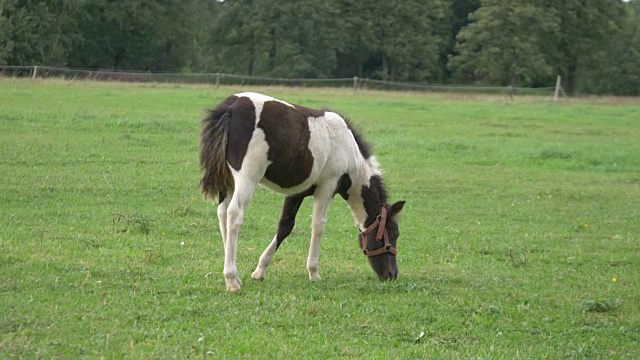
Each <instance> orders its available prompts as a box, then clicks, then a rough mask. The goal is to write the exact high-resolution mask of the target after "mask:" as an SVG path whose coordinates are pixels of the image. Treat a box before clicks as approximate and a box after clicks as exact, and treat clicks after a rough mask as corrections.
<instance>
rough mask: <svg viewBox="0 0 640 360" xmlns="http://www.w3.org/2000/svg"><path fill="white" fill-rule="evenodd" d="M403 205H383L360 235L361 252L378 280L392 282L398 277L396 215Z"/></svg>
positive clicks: (400, 203)
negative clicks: (374, 218)
mask: <svg viewBox="0 0 640 360" xmlns="http://www.w3.org/2000/svg"><path fill="white" fill-rule="evenodd" d="M404 204H405V202H404V201H398V202H396V203H395V204H393V205H383V206H382V208H381V209H380V215H378V216H377V217H376V220H375V221H374V222H373V223H372V224H371V225H369V226H368V227H367V228H366V229H365V230H364V231H362V232H361V233H360V239H359V240H360V247H361V249H362V252H363V253H364V254H365V255H366V256H367V258H368V259H369V264H371V268H372V269H373V271H374V272H375V273H376V275H378V278H379V279H380V280H393V279H395V278H397V277H398V265H397V262H396V254H397V253H398V250H397V245H396V244H397V242H398V237H399V236H400V231H399V229H398V216H397V215H398V213H399V212H400V211H401V210H402V208H403V207H404Z"/></svg>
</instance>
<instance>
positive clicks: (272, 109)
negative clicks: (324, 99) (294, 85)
mask: <svg viewBox="0 0 640 360" xmlns="http://www.w3.org/2000/svg"><path fill="white" fill-rule="evenodd" d="M323 115H324V111H320V110H314V109H309V108H306V107H303V106H295V107H293V108H292V107H290V106H287V105H285V104H283V103H280V102H278V101H267V102H265V103H264V106H263V108H262V113H261V114H260V122H258V127H259V128H261V129H262V130H263V131H264V133H265V140H266V142H267V144H269V153H268V154H267V158H268V159H269V161H271V164H270V165H269V167H268V168H267V171H266V173H265V178H266V179H267V180H269V181H270V182H272V183H274V184H277V185H278V186H280V187H282V188H284V189H286V188H291V187H293V186H295V185H298V184H301V183H302V182H304V181H305V180H306V179H307V178H308V177H309V175H310V174H311V169H312V167H313V154H312V153H311V150H309V139H310V138H311V132H310V130H309V121H308V118H309V117H320V116H323Z"/></svg>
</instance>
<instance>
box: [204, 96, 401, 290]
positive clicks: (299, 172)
mask: <svg viewBox="0 0 640 360" xmlns="http://www.w3.org/2000/svg"><path fill="white" fill-rule="evenodd" d="M200 164H201V166H202V169H203V170H204V174H203V176H202V180H201V181H200V186H201V189H202V193H203V194H204V195H205V196H208V197H210V198H212V199H213V198H215V197H217V198H218V201H219V205H218V219H219V222H220V232H221V234H222V243H223V245H224V271H223V275H224V278H225V281H226V285H227V290H228V291H237V290H239V289H240V278H239V276H238V271H237V268H236V252H237V242H238V233H239V230H240V225H241V224H242V220H243V215H244V211H245V209H246V208H247V205H248V204H249V202H250V201H251V197H252V195H253V192H254V190H255V188H256V186H257V185H258V184H262V185H264V186H266V187H267V188H269V189H271V190H273V191H276V192H279V193H282V194H285V195H286V197H285V199H284V207H283V208H282V215H281V217H280V222H279V224H278V230H277V232H276V235H275V237H274V239H273V241H271V244H269V246H268V247H267V248H266V249H265V250H264V252H263V253H262V255H261V256H260V260H259V262H258V266H257V267H256V270H255V271H254V272H253V274H252V277H253V279H256V280H262V279H264V276H265V272H266V270H267V267H268V266H269V263H270V262H271V258H272V257H273V255H274V254H275V252H276V250H277V249H278V247H279V246H280V244H281V243H282V241H283V240H284V239H285V238H286V237H287V236H289V234H290V233H291V230H292V229H293V226H294V223H295V218H296V214H297V212H298V209H299V208H300V204H301V203H302V201H303V199H304V198H305V197H307V196H313V198H314V202H313V220H312V228H311V244H310V246H309V257H308V259H307V270H308V271H309V279H311V280H319V279H320V276H319V275H318V255H319V251H320V239H321V236H322V232H323V230H324V226H325V223H326V219H327V209H328V207H329V203H330V202H331V199H332V198H333V196H334V195H335V194H340V196H342V197H343V198H344V199H345V200H346V201H347V204H348V205H349V207H350V209H351V212H352V213H353V216H354V217H355V219H356V222H357V223H358V226H359V227H360V230H361V232H360V235H359V241H360V247H361V249H362V251H363V252H364V254H365V255H367V257H368V259H369V263H370V264H371V267H372V268H373V270H374V271H375V272H376V274H377V275H378V277H379V278H380V279H381V280H386V279H395V278H396V277H397V275H398V267H397V264H396V253H397V250H396V242H397V239H398V236H399V231H398V223H397V219H396V215H397V214H398V213H399V212H400V210H402V207H403V206H404V201H399V202H396V203H395V204H388V203H387V201H388V198H387V191H386V190H385V187H384V184H383V182H382V172H381V171H380V168H379V165H378V162H377V160H376V158H375V156H372V155H371V151H370V147H369V145H368V144H366V143H365V142H364V140H363V139H362V137H361V136H360V135H359V134H358V133H357V132H355V131H354V129H353V128H352V127H351V125H350V124H349V122H348V121H347V120H345V119H344V118H342V117H341V116H340V115H338V114H336V113H334V112H330V111H324V110H314V109H309V108H306V107H303V106H297V105H292V104H289V103H287V102H284V101H280V100H277V99H274V98H272V97H269V96H266V95H262V94H257V93H251V92H246V93H239V94H234V95H231V96H229V97H228V98H226V99H225V100H223V101H222V102H221V103H220V104H219V105H218V106H217V107H216V108H215V109H213V110H211V111H209V113H208V116H206V117H205V118H204V120H203V121H202V134H201V140H200Z"/></svg>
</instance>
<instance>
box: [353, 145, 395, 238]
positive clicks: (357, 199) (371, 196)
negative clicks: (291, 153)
mask: <svg viewBox="0 0 640 360" xmlns="http://www.w3.org/2000/svg"><path fill="white" fill-rule="evenodd" d="M363 167H364V169H361V170H363V171H359V172H358V173H359V175H361V176H356V179H354V180H355V181H353V182H352V186H351V188H350V190H349V199H348V200H347V203H348V204H349V208H350V209H351V212H352V213H353V216H354V217H355V219H356V222H357V223H358V226H359V227H360V229H361V230H364V229H366V228H367V227H368V226H369V225H371V224H372V223H373V222H374V221H375V220H376V217H377V216H378V215H379V214H380V209H381V207H382V205H383V204H386V202H387V191H386V188H385V186H384V183H383V180H382V172H381V171H380V169H379V166H378V162H377V161H376V159H375V157H373V156H372V157H370V158H369V159H367V161H366V163H365V164H364V165H363Z"/></svg>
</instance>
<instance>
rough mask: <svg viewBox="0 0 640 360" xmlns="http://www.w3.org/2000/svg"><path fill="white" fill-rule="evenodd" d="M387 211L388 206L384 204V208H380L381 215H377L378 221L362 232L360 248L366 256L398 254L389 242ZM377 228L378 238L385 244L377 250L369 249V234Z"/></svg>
mask: <svg viewBox="0 0 640 360" xmlns="http://www.w3.org/2000/svg"><path fill="white" fill-rule="evenodd" d="M387 211H388V210H387V207H386V206H385V205H383V206H382V209H380V215H378V216H377V217H376V221H374V222H373V223H372V224H371V225H369V227H367V228H366V229H365V230H364V231H361V232H360V248H362V253H363V254H365V255H366V256H369V257H371V256H378V255H381V254H384V253H391V254H393V255H396V254H397V253H398V250H397V249H396V248H394V247H393V246H392V245H391V243H390V242H389V233H388V232H387V229H386V227H385V226H386V224H387ZM376 229H377V230H378V231H377V233H376V240H377V241H384V246H383V247H381V248H379V249H376V250H369V249H367V236H368V235H369V234H371V233H372V232H374V231H376Z"/></svg>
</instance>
